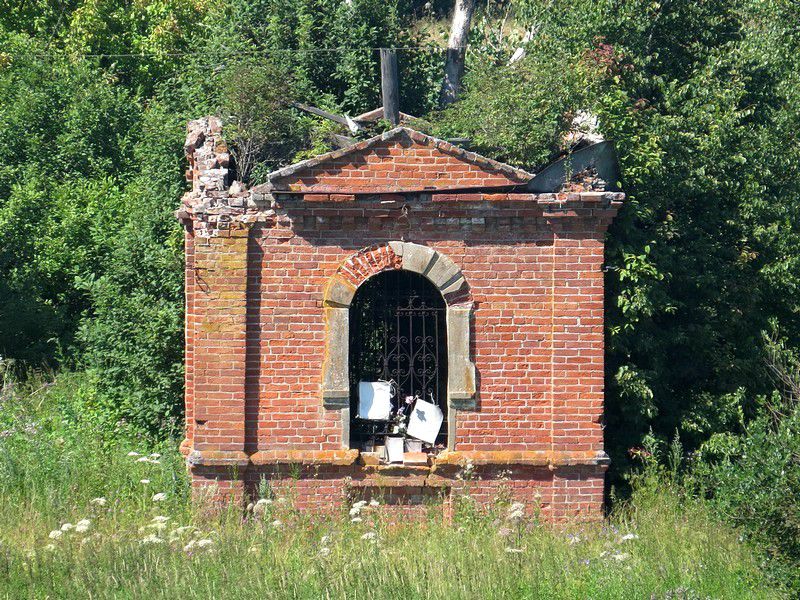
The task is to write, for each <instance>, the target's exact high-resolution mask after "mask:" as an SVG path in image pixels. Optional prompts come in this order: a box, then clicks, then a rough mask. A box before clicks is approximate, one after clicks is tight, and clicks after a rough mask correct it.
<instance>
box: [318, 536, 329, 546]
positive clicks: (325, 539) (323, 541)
mask: <svg viewBox="0 0 800 600" xmlns="http://www.w3.org/2000/svg"><path fill="white" fill-rule="evenodd" d="M329 541H331V536H329V535H323V536H322V537H321V538H320V540H319V543H320V544H322V545H323V546H324V545H326V544H327V543H328V542H329Z"/></svg>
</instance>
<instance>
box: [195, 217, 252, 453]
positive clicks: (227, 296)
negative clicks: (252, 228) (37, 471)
mask: <svg viewBox="0 0 800 600" xmlns="http://www.w3.org/2000/svg"><path fill="white" fill-rule="evenodd" d="M248 234H249V226H247V225H239V226H237V227H233V228H231V229H230V230H227V231H223V232H221V234H220V235H219V236H218V237H211V238H205V239H198V240H196V241H195V245H194V252H195V255H194V259H195V269H194V273H193V277H194V288H195V294H194V296H195V297H194V304H195V313H196V314H195V326H194V335H193V341H194V350H193V359H194V370H193V371H194V372H193V376H194V407H193V409H194V410H193V412H194V414H193V420H194V423H193V424H192V426H193V428H194V440H193V447H194V450H196V451H199V452H200V453H201V454H202V453H204V451H213V452H215V453H225V454H227V453H231V456H230V457H231V459H235V458H236V457H239V458H242V457H243V456H244V454H243V453H244V443H245V361H246V344H247V339H246V334H247V258H248V252H247V249H248ZM188 416H189V415H188V414H187V417H188Z"/></svg>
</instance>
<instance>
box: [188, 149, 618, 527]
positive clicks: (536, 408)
mask: <svg viewBox="0 0 800 600" xmlns="http://www.w3.org/2000/svg"><path fill="white" fill-rule="evenodd" d="M194 146H196V147H197V148H198V150H197V152H200V151H201V150H202V151H203V152H205V153H206V154H204V157H205V158H204V159H203V160H204V161H206V162H207V163H208V164H209V165H211V166H212V167H213V170H209V171H207V172H208V173H213V174H214V177H216V179H213V180H211V181H212V184H213V185H211V184H206V185H207V186H208V188H209V190H210V191H209V190H203V189H200V186H198V181H199V180H198V178H199V177H202V175H203V171H202V170H197V169H195V171H193V173H192V177H193V179H194V183H195V186H194V190H193V192H191V193H189V194H187V197H186V199H185V200H184V207H185V208H184V210H183V211H182V212H181V218H182V219H183V220H184V222H186V223H189V224H190V226H189V227H188V230H187V236H186V258H187V261H186V277H187V282H186V308H187V323H186V343H187V352H186V367H187V368H186V416H187V441H186V443H185V449H186V452H187V454H189V461H190V464H191V465H192V472H193V481H194V483H195V485H197V486H201V485H205V484H207V483H209V482H212V481H219V482H220V486H221V489H222V491H223V492H226V493H236V492H237V490H238V491H241V490H242V488H243V486H245V487H246V486H251V487H254V486H255V485H257V483H258V481H259V479H260V478H261V477H263V476H267V477H269V478H270V479H272V480H273V482H274V486H275V487H276V488H278V489H284V488H292V489H291V493H292V495H293V497H294V498H295V500H296V501H297V502H298V504H299V505H301V506H302V505H308V506H316V507H331V506H333V505H335V504H336V503H337V502H339V501H341V500H342V499H344V498H346V497H354V496H357V495H360V494H361V495H363V494H367V495H369V494H373V493H375V486H376V485H378V484H377V483H376V482H377V481H378V480H377V479H376V477H375V468H373V467H369V466H364V465H362V464H361V463H360V462H359V460H357V459H356V460H355V461H354V458H355V454H354V453H349V452H347V451H346V450H343V448H346V446H347V440H346V439H343V425H342V414H343V413H342V411H341V410H336V409H326V408H325V407H323V402H322V398H321V376H322V366H323V358H324V355H325V351H326V345H325V344H326V329H325V320H324V311H323V305H322V301H323V294H324V289H325V286H326V284H327V283H328V282H329V280H330V278H331V277H332V276H333V275H334V274H335V273H336V272H337V270H338V269H339V268H340V267H341V266H342V265H343V264H344V263H345V262H346V261H348V259H350V258H351V257H353V256H354V255H356V254H357V253H358V252H359V251H360V250H362V249H364V248H366V247H375V250H374V251H371V252H368V253H367V254H365V255H364V256H362V258H363V260H366V261H367V262H369V263H370V264H369V266H370V268H369V269H365V270H364V269H362V270H361V271H363V272H361V271H359V272H355V271H354V272H353V273H351V275H352V277H351V279H353V282H354V283H360V282H362V281H363V279H364V278H365V277H367V276H369V273H370V272H374V271H376V270H380V269H382V268H397V267H398V266H402V260H400V259H399V258H398V257H395V256H393V255H392V254H391V253H390V252H388V251H387V249H386V244H388V242H390V241H398V240H404V241H408V242H414V243H417V244H422V245H427V246H430V247H432V248H434V249H435V250H437V251H438V252H439V253H441V254H443V255H445V256H447V257H449V258H450V259H451V260H452V261H453V262H454V263H455V264H456V265H457V266H458V267H459V268H460V269H461V271H462V273H463V275H464V277H465V278H466V282H467V286H468V287H467V289H466V290H464V289H462V290H459V292H458V298H457V302H459V303H463V302H471V303H472V304H473V324H472V335H471V339H472V343H473V347H472V348H471V359H472V360H473V362H474V364H475V367H476V370H477V378H478V380H477V389H478V403H477V408H476V409H475V410H469V411H467V410H462V411H458V412H457V416H456V427H455V432H454V433H453V432H451V434H450V435H455V446H454V454H453V456H454V457H457V456H459V453H466V454H464V455H462V456H461V459H458V460H456V459H455V458H454V459H453V461H452V462H450V463H447V462H444V461H443V462H442V464H441V465H438V466H437V469H436V470H435V472H432V471H430V470H428V469H411V468H405V469H403V468H401V469H399V470H398V469H395V470H393V471H391V472H384V473H382V474H381V477H382V481H383V482H384V483H382V484H381V487H382V488H386V490H385V491H387V492H388V491H391V492H392V494H393V495H394V497H396V498H397V499H398V500H397V502H398V503H399V504H401V505H408V506H413V505H414V504H415V502H416V501H417V499H421V498H422V499H424V498H427V497H430V495H431V494H433V495H435V494H437V493H439V491H441V492H442V493H443V494H444V496H445V497H447V498H450V497H451V496H452V494H454V493H459V492H461V491H463V490H464V487H465V484H464V482H463V481H460V480H459V479H458V478H457V474H458V473H459V472H460V471H461V466H459V464H458V463H459V461H460V462H461V464H462V466H463V460H462V459H463V458H464V457H474V458H475V460H476V462H477V463H478V466H476V474H477V475H478V478H477V479H476V480H474V481H473V482H470V483H469V484H468V485H467V486H466V487H468V488H469V491H470V493H471V494H473V495H474V496H475V497H476V498H478V499H479V500H481V501H484V502H489V501H491V500H492V499H493V498H494V497H496V496H498V495H502V494H503V493H506V492H509V491H510V493H512V494H513V495H514V496H515V497H518V498H521V499H523V500H526V501H527V502H528V503H529V504H530V505H531V506H533V505H535V504H540V505H541V506H542V509H543V511H544V512H545V514H546V515H548V516H550V517H552V518H565V517H570V516H573V515H577V514H582V515H593V516H597V515H599V514H600V512H601V510H602V497H603V473H604V469H605V465H604V464H602V460H600V461H599V462H598V460H597V459H598V457H600V458H602V456H603V453H602V451H603V432H602V423H601V419H602V414H603V279H602V271H601V267H602V263H603V236H604V233H605V230H606V228H607V226H608V224H609V222H610V220H611V218H613V215H614V213H615V211H616V206H617V205H618V200H619V199H620V197H619V196H609V195H605V194H601V193H595V192H591V193H571V194H566V193H565V194H558V195H553V194H549V195H540V196H533V195H525V194H520V193H512V194H508V187H506V188H502V187H501V188H500V189H495V188H491V187H489V188H486V189H483V190H478V192H475V193H469V194H463V193H458V194H452V193H451V194H447V193H445V194H434V195H433V196H432V195H431V194H407V195H404V196H399V197H398V196H391V197H389V196H374V195H373V196H359V195H358V194H359V193H360V192H361V191H363V190H366V189H367V188H369V187H370V185H373V184H374V185H377V186H378V187H380V186H381V185H383V184H382V182H383V180H384V179H387V180H390V181H395V180H397V181H402V180H403V178H404V177H410V178H412V179H414V178H415V177H416V179H415V181H416V182H417V183H420V182H422V183H424V184H427V183H430V182H429V181H428V177H429V176H430V177H433V175H432V174H433V173H439V174H440V176H438V179H437V181H438V183H437V187H438V189H442V190H446V185H444V184H443V183H442V182H443V181H445V180H447V178H448V177H457V178H463V176H464V175H463V173H465V172H470V173H471V172H472V170H471V169H473V167H475V165H474V164H472V163H470V164H469V165H468V166H469V169H468V171H464V170H461V169H456V168H455V166H456V165H454V164H450V163H449V162H447V161H443V162H441V163H439V160H440V159H439V158H437V157H435V156H433V155H432V154H429V153H431V152H434V151H433V150H430V149H428V148H426V147H425V146H421V145H420V144H418V143H414V144H410V143H409V144H403V143H397V142H386V143H385V144H384V145H381V143H379V144H377V145H373V146H372V147H371V148H370V150H369V152H367V153H366V154H365V155H364V156H361V158H358V157H356V158H353V157H352V156H351V157H350V158H348V159H347V160H346V161H344V162H343V163H342V164H338V163H334V164H332V165H331V164H328V166H327V167H325V168H320V169H319V171H318V172H313V173H312V175H311V178H309V176H308V174H306V176H304V178H301V179H298V180H297V181H298V182H302V184H303V185H304V186H306V187H309V186H310V189H309V193H313V192H320V191H321V190H324V189H325V186H333V185H335V186H336V187H337V188H339V189H340V191H344V192H349V193H347V194H343V196H342V197H337V198H332V197H327V196H324V195H321V196H319V197H316V196H315V197H313V198H310V197H309V194H306V195H305V196H304V195H302V194H291V193H285V194H282V195H276V196H274V197H271V198H270V201H271V204H269V205H265V204H264V202H263V200H262V201H261V204H260V205H259V204H257V203H256V202H254V201H251V200H252V198H251V197H250V196H249V193H248V192H238V193H237V194H236V195H234V194H233V193H231V194H229V193H228V191H227V190H226V189H224V184H222V185H220V183H219V182H224V181H225V178H226V177H227V171H226V170H225V169H224V168H221V167H220V164H221V163H220V161H218V160H214V155H213V148H215V147H216V146H215V142H214V140H213V139H209V138H208V136H205V137H198V138H197V140H195V141H194V142H193V147H194ZM384 146H385V147H384ZM189 151H190V152H191V151H192V150H191V149H190V150H189ZM437 152H438V150H437ZM209 153H210V154H209ZM206 155H208V156H206ZM361 159H363V160H361ZM417 159H419V160H417ZM447 160H448V161H453V160H455V161H456V162H458V163H459V164H462V163H463V160H462V159H456V158H453V157H448V158H447ZM431 161H433V162H431ZM192 164H193V165H196V164H199V163H198V162H197V161H195V162H192ZM378 167H380V168H378ZM383 167H386V168H383ZM475 168H477V167H475ZM209 169H211V167H209ZM478 171H480V172H481V173H483V174H482V175H480V176H478V177H476V179H475V181H476V183H480V184H481V185H493V184H497V185H505V186H507V185H508V183H509V180H508V179H504V180H503V181H502V182H499V180H498V181H497V182H495V181H493V180H492V179H491V177H493V175H486V172H487V171H486V170H485V169H483V170H482V169H480V168H479V169H478ZM414 172H417V175H414V174H413V173H414ZM387 173H388V174H389V175H386V174H387ZM431 181H433V180H431ZM453 181H455V179H453ZM373 191H374V190H373ZM481 192H483V195H481ZM344 196H346V197H344ZM310 200H313V201H310ZM342 200H343V201H342ZM382 200H384V201H386V202H382ZM208 206H210V207H211V208H208ZM350 270H353V269H350ZM348 273H349V271H348ZM447 300H448V301H453V299H452V298H448V299H447ZM345 414H346V411H345ZM512 453H516V454H513V455H512ZM289 463H295V465H300V467H299V468H300V475H301V476H300V478H299V479H297V478H295V477H291V478H290V477H288V472H289V470H290V464H289ZM286 493H289V491H288V489H287V490H286ZM404 498H405V500H403V499H404ZM447 505H448V504H447V503H445V506H447Z"/></svg>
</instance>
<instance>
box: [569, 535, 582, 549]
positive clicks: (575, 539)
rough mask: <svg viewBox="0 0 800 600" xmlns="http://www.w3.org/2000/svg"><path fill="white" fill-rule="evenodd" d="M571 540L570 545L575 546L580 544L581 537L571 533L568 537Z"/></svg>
mask: <svg viewBox="0 0 800 600" xmlns="http://www.w3.org/2000/svg"><path fill="white" fill-rule="evenodd" d="M567 537H568V538H569V545H570V546H574V545H575V544H579V543H580V541H581V536H579V535H576V534H573V533H570V534H569V535H568V536H567Z"/></svg>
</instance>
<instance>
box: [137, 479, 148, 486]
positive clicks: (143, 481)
mask: <svg viewBox="0 0 800 600" xmlns="http://www.w3.org/2000/svg"><path fill="white" fill-rule="evenodd" d="M139 483H143V484H144V485H147V484H148V483H150V480H149V479H140V480H139Z"/></svg>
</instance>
